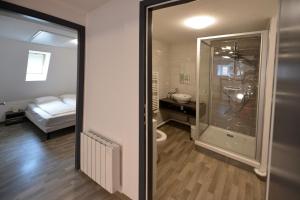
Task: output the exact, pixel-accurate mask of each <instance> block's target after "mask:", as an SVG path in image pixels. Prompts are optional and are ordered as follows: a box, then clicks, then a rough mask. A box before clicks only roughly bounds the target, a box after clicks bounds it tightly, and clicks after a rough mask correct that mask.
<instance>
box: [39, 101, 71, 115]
mask: <svg viewBox="0 0 300 200" xmlns="http://www.w3.org/2000/svg"><path fill="white" fill-rule="evenodd" d="M36 105H37V106H38V107H39V108H41V109H42V110H43V111H45V112H47V113H48V114H50V115H52V116H57V115H62V114H68V113H71V112H74V111H75V109H76V107H75V106H73V105H71V104H66V103H64V102H62V101H61V100H55V101H50V102H45V103H39V104H36Z"/></svg>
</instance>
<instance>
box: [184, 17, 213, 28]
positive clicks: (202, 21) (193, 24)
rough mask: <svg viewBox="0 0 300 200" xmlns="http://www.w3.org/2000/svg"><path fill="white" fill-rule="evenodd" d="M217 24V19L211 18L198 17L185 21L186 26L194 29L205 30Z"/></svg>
mask: <svg viewBox="0 0 300 200" xmlns="http://www.w3.org/2000/svg"><path fill="white" fill-rule="evenodd" d="M215 22H216V20H215V18H213V17H210V16H196V17H191V18H188V19H186V20H184V22H183V23H184V25H185V26H187V27H189V28H192V29H203V28H206V27H208V26H211V25H212V24H214V23H215Z"/></svg>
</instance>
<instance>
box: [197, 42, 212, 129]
mask: <svg viewBox="0 0 300 200" xmlns="http://www.w3.org/2000/svg"><path fill="white" fill-rule="evenodd" d="M199 47H200V51H201V58H200V57H198V58H197V59H198V62H200V65H201V68H199V66H198V69H197V74H198V77H197V85H198V88H199V91H198V92H199V93H198V99H199V100H198V102H199V106H198V107H197V109H199V111H198V110H197V121H198V122H199V123H197V125H198V126H199V127H198V130H199V132H200V133H203V132H204V131H205V130H206V129H207V128H208V126H209V112H208V110H209V104H210V102H209V98H210V65H211V63H210V62H211V47H210V46H209V44H206V43H204V42H201V44H200V45H198V48H199Z"/></svg>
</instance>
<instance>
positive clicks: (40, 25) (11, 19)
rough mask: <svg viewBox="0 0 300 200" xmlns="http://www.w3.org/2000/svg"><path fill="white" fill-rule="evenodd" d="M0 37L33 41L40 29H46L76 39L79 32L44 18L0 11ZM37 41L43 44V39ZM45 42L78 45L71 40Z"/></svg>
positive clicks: (48, 43) (53, 44)
mask: <svg viewBox="0 0 300 200" xmlns="http://www.w3.org/2000/svg"><path fill="white" fill-rule="evenodd" d="M0 27H1V29H0V38H6V39H12V40H18V41H24V42H32V41H31V40H32V38H33V36H34V35H35V34H36V33H37V32H38V31H46V32H50V33H54V34H56V35H60V36H65V37H66V38H70V40H71V39H76V38H77V32H76V31H74V30H71V29H68V28H66V27H63V26H59V25H56V24H53V23H49V22H46V21H43V20H39V19H35V18H30V17H27V16H23V15H17V14H14V13H8V12H4V11H0ZM37 43H40V44H43V41H39V42H37ZM44 44H46V45H52V46H59V47H76V45H75V44H72V43H71V42H65V43H61V42H59V41H55V40H53V41H51V42H49V41H45V42H44Z"/></svg>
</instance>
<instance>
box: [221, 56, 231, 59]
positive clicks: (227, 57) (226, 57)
mask: <svg viewBox="0 0 300 200" xmlns="http://www.w3.org/2000/svg"><path fill="white" fill-rule="evenodd" d="M222 58H225V59H230V57H229V56H222Z"/></svg>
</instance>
